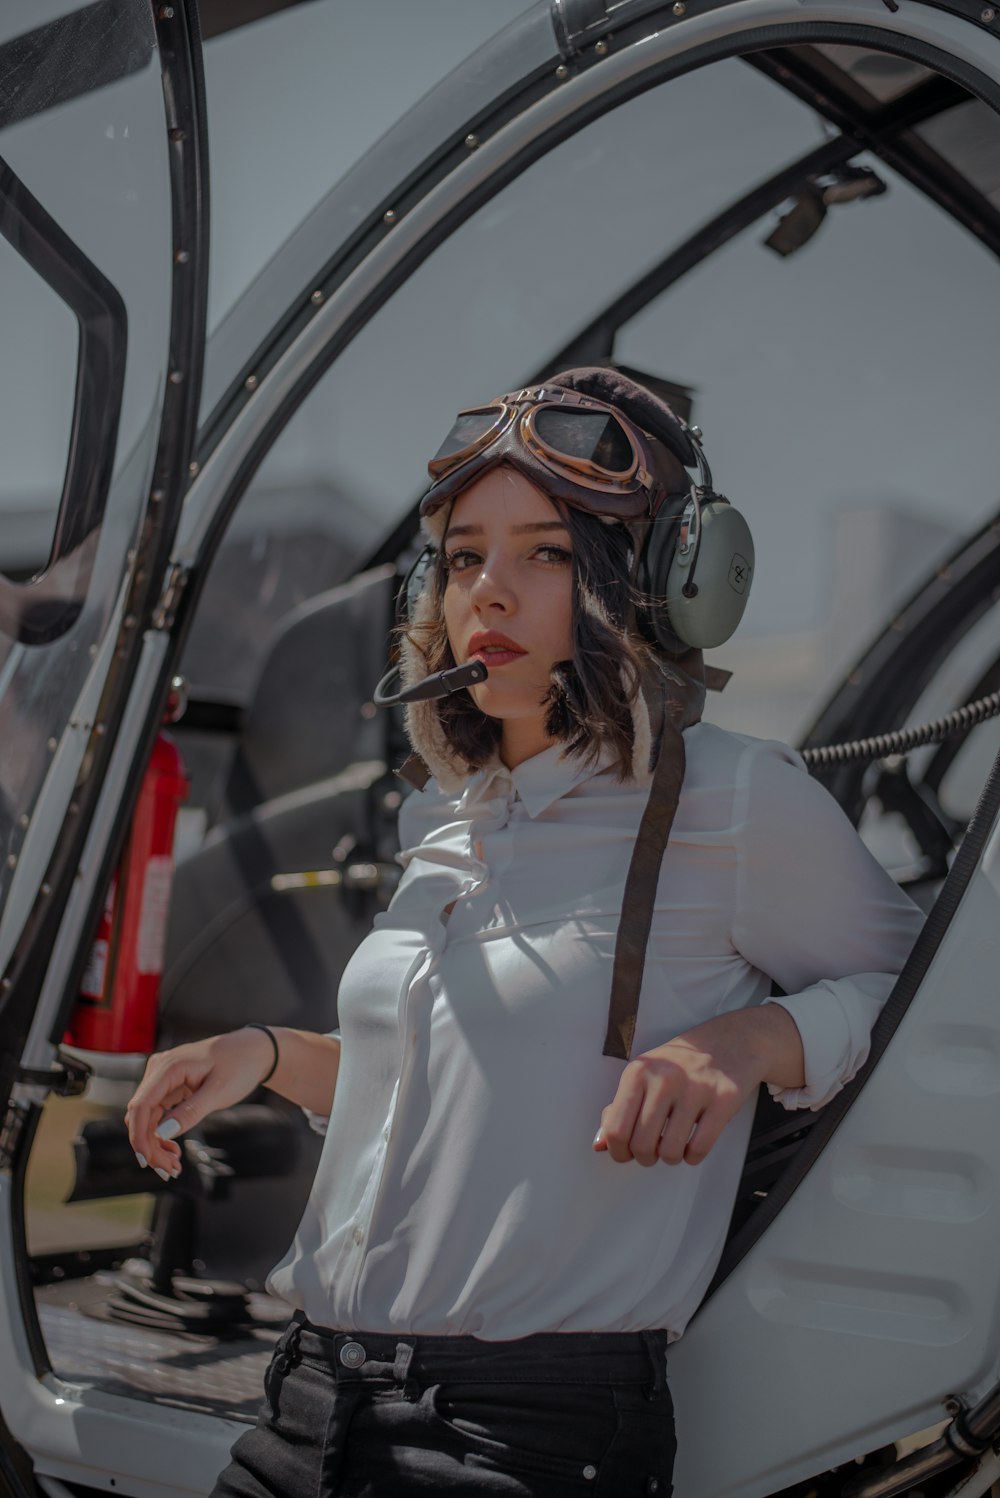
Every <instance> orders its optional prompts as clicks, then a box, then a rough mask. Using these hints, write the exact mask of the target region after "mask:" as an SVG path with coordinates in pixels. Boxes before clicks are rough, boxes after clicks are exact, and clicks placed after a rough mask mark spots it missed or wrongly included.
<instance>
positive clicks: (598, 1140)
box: [594, 1129, 601, 1144]
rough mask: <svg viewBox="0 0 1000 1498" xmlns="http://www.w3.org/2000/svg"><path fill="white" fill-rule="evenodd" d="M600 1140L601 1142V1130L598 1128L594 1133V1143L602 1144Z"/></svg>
mask: <svg viewBox="0 0 1000 1498" xmlns="http://www.w3.org/2000/svg"><path fill="white" fill-rule="evenodd" d="M600 1142H601V1131H600V1129H598V1131H597V1133H596V1134H595V1135H594V1143H595V1144H600Z"/></svg>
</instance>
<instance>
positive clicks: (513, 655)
mask: <svg viewBox="0 0 1000 1498" xmlns="http://www.w3.org/2000/svg"><path fill="white" fill-rule="evenodd" d="M527 654H528V652H527V651H526V650H525V649H524V647H523V646H522V645H518V644H517V643H516V641H514V640H512V639H510V637H509V636H508V635H502V634H501V633H500V631H499V630H498V629H482V630H477V631H476V633H475V634H474V635H471V636H470V637H469V643H468V645H467V646H466V659H467V660H470V661H471V660H481V661H482V662H483V664H484V665H485V666H487V667H488V668H490V669H492V668H493V667H495V666H505V665H506V664H507V663H508V662H509V661H514V660H517V659H518V657H519V656H522V655H527Z"/></svg>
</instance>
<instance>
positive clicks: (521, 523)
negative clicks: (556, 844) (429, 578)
mask: <svg viewBox="0 0 1000 1498" xmlns="http://www.w3.org/2000/svg"><path fill="white" fill-rule="evenodd" d="M443 548H444V557H445V565H446V567H447V571H448V579H447V583H446V586H445V593H444V621H445V627H446V629H447V631H448V640H449V643H450V645H451V649H452V654H453V655H454V657H455V661H456V664H458V665H462V664H463V663H464V662H465V661H469V660H473V659H476V658H478V659H480V660H482V661H483V662H484V664H485V666H486V668H487V670H488V671H489V678H488V680H486V681H484V682H482V683H481V684H480V685H478V686H474V687H471V688H470V689H469V690H470V691H471V693H472V697H473V700H474V701H475V703H476V706H477V707H478V708H480V710H481V711H482V712H484V713H486V714H487V715H488V716H489V717H491V718H499V719H500V722H501V742H500V756H501V758H502V760H503V762H504V763H505V764H506V765H507V766H508V768H510V769H513V768H514V766H515V765H518V764H520V763H521V762H522V760H525V759H529V758H530V757H531V756H532V755H533V754H539V753H540V752H541V751H542V750H543V749H545V748H547V747H548V746H549V744H551V742H552V740H551V739H550V738H549V736H548V734H547V733H546V732H545V717H546V711H547V710H546V708H545V707H544V706H543V702H544V699H545V696H546V694H547V693H548V691H549V688H550V687H551V684H552V683H551V671H552V667H553V666H554V665H555V663H556V662H557V661H565V660H569V659H570V658H571V656H572V654H573V622H572V617H573V570H572V560H571V557H572V541H571V539H570V534H569V531H568V530H567V528H566V526H565V525H564V523H563V521H562V518H561V517H560V515H559V512H558V510H557V509H556V507H555V505H554V504H553V503H552V501H551V500H550V499H549V498H548V496H547V495H546V494H545V493H544V492H543V491H542V490H541V489H539V488H538V487H537V486H536V485H535V484H533V483H532V482H531V480H530V479H527V478H525V477H524V475H523V474H521V473H519V472H518V471H517V469H515V468H510V467H505V466H503V465H501V466H500V467H499V468H491V469H490V470H489V471H488V472H487V473H484V474H483V475H482V476H481V477H480V478H478V479H477V480H476V481H475V483H473V484H470V485H469V487H468V489H465V490H463V492H462V493H461V494H460V495H459V496H458V498H457V499H456V501H455V503H454V506H453V507H452V511H451V516H450V518H449V521H448V529H447V531H446V533H445V537H444V543H443Z"/></svg>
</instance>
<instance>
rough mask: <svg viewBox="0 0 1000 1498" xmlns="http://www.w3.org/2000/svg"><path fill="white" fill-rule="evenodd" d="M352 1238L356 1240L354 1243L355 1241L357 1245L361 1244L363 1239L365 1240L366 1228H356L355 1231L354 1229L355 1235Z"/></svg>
mask: <svg viewBox="0 0 1000 1498" xmlns="http://www.w3.org/2000/svg"><path fill="white" fill-rule="evenodd" d="M352 1236H353V1238H354V1241H355V1243H360V1242H361V1240H362V1239H363V1238H364V1236H365V1230H364V1228H362V1227H356V1228H355V1229H354V1233H353V1235H352Z"/></svg>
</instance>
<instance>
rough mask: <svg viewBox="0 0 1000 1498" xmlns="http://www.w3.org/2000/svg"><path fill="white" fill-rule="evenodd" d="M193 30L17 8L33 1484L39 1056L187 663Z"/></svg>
mask: <svg viewBox="0 0 1000 1498" xmlns="http://www.w3.org/2000/svg"><path fill="white" fill-rule="evenodd" d="M193 17H194V7H193V6H191V7H190V13H189V10H188V8H187V7H186V6H185V5H184V4H183V3H181V0H174V4H173V5H170V6H158V7H155V6H150V5H149V4H148V3H147V0H96V3H90V4H80V3H73V0H7V3H6V4H5V5H4V6H3V7H2V13H0V305H2V306H3V327H4V336H3V339H2V341H0V424H2V434H3V440H2V451H3V455H4V461H3V464H2V467H0V744H2V750H0V1112H3V1113H5V1115H6V1116H5V1118H4V1119H3V1125H2V1130H0V1216H2V1218H3V1219H4V1221H3V1225H2V1228H0V1241H2V1243H3V1250H2V1256H3V1263H2V1265H0V1277H2V1279H3V1282H4V1292H3V1294H2V1295H0V1321H2V1329H0V1339H2V1341H3V1345H4V1347H5V1349H6V1352H5V1356H4V1359H3V1366H2V1370H0V1407H2V1410H3V1417H4V1421H5V1422H6V1428H5V1430H4V1431H0V1438H2V1437H4V1436H5V1435H6V1436H7V1440H6V1444H7V1447H8V1458H9V1461H10V1462H11V1463H13V1466H14V1468H15V1469H17V1467H18V1462H20V1472H21V1480H22V1481H28V1480H29V1478H30V1473H29V1471H28V1469H27V1466H26V1464H25V1463H24V1461H23V1453H22V1454H21V1457H19V1456H18V1454H17V1451H16V1450H15V1449H13V1448H12V1446H11V1443H10V1439H9V1435H7V1432H8V1431H9V1429H14V1430H16V1431H17V1435H18V1439H19V1440H20V1441H22V1442H23V1443H24V1446H25V1447H26V1448H27V1449H31V1450H36V1449H37V1448H38V1447H39V1446H40V1445H41V1446H42V1447H44V1446H45V1444H46V1442H45V1440H44V1438H42V1439H41V1440H39V1432H40V1431H41V1430H42V1428H43V1427H45V1426H46V1422H47V1421H49V1417H50V1409H51V1407H52V1405H53V1401H55V1403H57V1404H58V1403H62V1402H63V1401H62V1400H61V1399H60V1398H59V1397H58V1395H57V1393H56V1391H55V1389H54V1388H53V1387H51V1381H50V1384H46V1383H45V1382H44V1381H42V1380H41V1379H40V1378H39V1375H41V1374H42V1372H43V1370H44V1366H45V1365H44V1360H43V1356H42V1355H41V1354H40V1350H39V1349H38V1348H37V1347H36V1346H34V1345H33V1344H32V1339H31V1334H30V1332H29V1330H28V1326H29V1325H30V1322H31V1318H30V1316H27V1317H26V1316H23V1315H22V1314H20V1313H21V1311H22V1310H23V1305H24V1300H23V1297H24V1296H25V1291H24V1288H23V1286H22V1285H21V1283H20V1279H21V1276H20V1271H19V1267H18V1266H19V1263H21V1262H23V1257H24V1255H23V1243H22V1228H21V1226H20V1221H19V1214H18V1212H17V1209H16V1208H15V1207H14V1206H13V1203H14V1202H15V1201H17V1200H18V1198H19V1195H20V1182H19V1178H18V1172H19V1170H20V1169H21V1163H22V1161H23V1158H24V1156H25V1155H26V1153H27V1144H28V1141H29V1139H30V1135H31V1132H32V1129H33V1122H34V1118H35V1116H36V1114H37V1106H36V1105H37V1103H38V1102H39V1101H41V1099H42V1098H44V1096H45V1095H46V1094H47V1092H48V1091H49V1090H51V1089H52V1088H53V1087H54V1088H55V1089H56V1090H59V1089H66V1088H69V1087H71V1086H72V1085H73V1076H72V1073H71V1071H70V1070H64V1069H63V1068H61V1067H53V1068H52V1069H51V1071H49V1069H48V1067H49V1063H48V1057H49V1056H50V1055H51V1050H46V1049H45V1048H36V1049H37V1050H38V1054H39V1062H40V1063H41V1062H42V1061H44V1066H42V1065H40V1066H39V1069H38V1070H37V1071H36V1072H33V1071H31V1070H28V1071H25V1070H23V1069H22V1068H23V1065H24V1060H25V1050H24V1047H25V1039H26V1037H27V1035H28V1033H29V1030H30V1026H31V1023H32V1019H33V1016H34V1013H35V1008H36V1004H37V999H38V993H39V989H40V987H41V984H42V981H43V979H44V978H45V975H46V972H47V970H48V969H49V966H50V962H51V959H52V958H53V956H54V954H58V952H59V951H60V950H61V948H60V943H61V942H62V941H63V940H64V939H65V938H66V937H67V936H69V935H70V934H71V931H72V929H73V928H77V929H78V928H79V926H80V925H81V924H82V923H83V922H84V921H85V920H87V919H89V915H90V913H89V911H86V910H83V909H80V910H77V909H76V908H75V906H74V903H73V901H74V892H75V890H77V889H78V887H79V886H80V885H81V884H83V883H87V881H81V880H78V879H77V878H76V875H77V873H78V871H79V870H80V868H81V863H82V861H83V860H85V859H86V858H87V857H89V856H90V855H89V854H88V853H87V844H86V838H87V834H88V829H89V828H90V827H91V824H92V823H93V820H94V817H95V813H97V814H99V813H100V806H99V802H100V797H101V795H102V794H105V795H108V794H113V798H114V800H115V801H116V802H117V803H118V804H119V805H121V804H127V802H128V799H129V797H128V792H127V789H123V785H122V781H121V778H119V779H118V783H117V784H116V785H110V784H109V782H112V781H114V779H115V777H116V776H119V777H120V776H121V775H122V773H123V772H122V771H121V770H120V769H117V770H116V769H114V767H113V763H112V749H114V751H115V753H116V754H118V753H120V750H121V736H120V735H119V733H118V728H119V724H120V721H121V717H122V713H123V709H124V706H125V703H126V699H127V696H128V693H129V689H130V687H131V685H132V683H133V682H134V680H135V679H136V676H137V673H144V674H145V676H146V677H147V679H148V677H149V675H150V673H151V672H152V671H154V670H155V661H156V658H157V656H158V654H162V653H163V651H162V645H161V644H160V643H159V639H158V631H157V629H156V628H155V616H156V614H157V611H158V609H161V594H162V591H163V580H164V571H165V566H166V562H167V558H168V556H169V547H170V543H171V540H172V537H173V533H174V530H175V527H176V521H177V515H178V512H179V509H180V502H181V497H182V495H183V491H184V487H185V483H186V480H187V477H188V462H189V450H190V447H191V442H192V434H193V431H194V423H195V416H196V412H197V404H198V392H199V387H200V372H201V358H202V347H203V341H204V339H203V324H204V304H205V287H206V281H207V278H206V263H207V262H206V253H205V250H206V246H205V241H204V234H203V223H202V210H201V206H200V205H201V202H202V198H203V188H204V184H203V181H202V178H203V166H204V158H203V150H204V147H203V133H202V132H201V130H200V123H199V120H200V107H199V104H198V100H199V99H200V93H201V89H200V81H199V80H200V53H199V44H198V36H197V29H196V26H195V25H193V24H192V23H193ZM150 625H153V626H154V627H153V628H152V629H150V628H149V626H150ZM160 638H162V634H161V635H160ZM147 732H148V731H147V726H146V725H145V724H142V725H139V726H137V728H136V730H135V731H134V732H133V734H132V736H131V756H132V758H133V759H135V758H138V756H139V755H141V754H142V752H143V751H144V749H145V748H146V747H147V744H148V738H147ZM116 740H117V743H116ZM103 842H104V843H105V844H106V843H107V842H108V830H107V828H106V827H105V828H104V831H103ZM109 856H110V855H109ZM60 1033H61V1032H60ZM57 1038H58V1036H57ZM49 1423H51V1422H50V1421H49ZM58 1424H59V1425H60V1426H61V1427H62V1428H64V1431H65V1439H69V1440H71V1441H72V1440H73V1439H74V1438H73V1437H72V1436H71V1435H70V1433H69V1430H68V1422H58ZM12 1451H13V1454H12V1455H11V1452H12ZM2 1457H3V1453H2V1452H0V1459H2ZM0 1485H3V1486H4V1489H5V1491H7V1490H8V1489H7V1487H6V1484H5V1483H2V1480H0ZM10 1490H12V1489H10ZM22 1490H23V1489H22Z"/></svg>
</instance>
